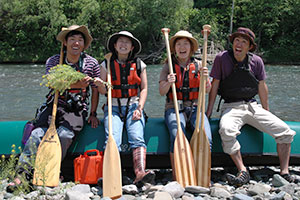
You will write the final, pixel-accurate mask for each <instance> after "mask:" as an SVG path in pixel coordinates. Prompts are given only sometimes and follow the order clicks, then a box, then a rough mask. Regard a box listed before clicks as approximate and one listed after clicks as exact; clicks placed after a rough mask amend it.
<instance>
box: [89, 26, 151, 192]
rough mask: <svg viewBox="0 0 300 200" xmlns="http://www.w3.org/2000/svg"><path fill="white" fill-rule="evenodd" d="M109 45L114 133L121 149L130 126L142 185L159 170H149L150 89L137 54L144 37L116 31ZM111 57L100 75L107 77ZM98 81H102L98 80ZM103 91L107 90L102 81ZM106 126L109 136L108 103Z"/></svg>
mask: <svg viewBox="0 0 300 200" xmlns="http://www.w3.org/2000/svg"><path fill="white" fill-rule="evenodd" d="M107 49H108V50H109V51H110V52H112V57H111V59H110V71H111V79H112V80H111V83H112V86H113V89H112V125H113V127H114V128H113V136H114V139H115V141H116V144H117V146H118V148H119V150H121V143H122V133H123V129H126V131H127V135H128V143H129V145H130V149H132V154H133V168H134V172H135V175H136V178H135V180H134V183H135V184H136V185H137V186H138V187H140V186H142V185H143V184H144V183H152V182H153V181H154V178H155V173H154V172H153V171H151V170H148V171H146V170H145V169H146V144H145V139H144V128H145V120H146V119H145V112H144V106H145V102H146V98H147V93H148V85H147V74H146V64H145V63H144V62H143V61H142V60H141V59H140V58H136V55H137V54H138V53H139V52H140V51H141V49H142V46H141V43H140V41H139V40H138V39H137V38H135V37H134V36H133V35H132V34H131V33H130V32H128V31H120V32H117V33H114V34H112V35H111V36H110V37H109V39H108V41H107ZM106 66H107V60H105V61H104V62H102V63H101V73H100V78H101V79H102V80H104V81H106V80H107V68H106ZM95 83H96V84H97V85H98V80H97V79H96V81H95ZM98 86H99V87H98V89H99V92H100V93H101V94H106V93H107V90H106V88H105V87H104V86H103V85H102V84H99V85H98ZM104 127H105V133H106V139H107V138H108V133H109V130H108V107H107V104H106V105H105V107H104Z"/></svg>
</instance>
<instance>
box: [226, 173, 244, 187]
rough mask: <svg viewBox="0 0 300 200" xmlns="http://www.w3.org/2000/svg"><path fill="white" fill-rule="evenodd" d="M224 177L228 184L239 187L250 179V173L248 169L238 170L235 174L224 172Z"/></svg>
mask: <svg viewBox="0 0 300 200" xmlns="http://www.w3.org/2000/svg"><path fill="white" fill-rule="evenodd" d="M226 179H227V181H228V183H229V185H233V186H237V187H240V186H242V185H244V184H246V183H249V181H250V174H249V172H248V171H239V172H238V173H237V175H236V176H234V175H232V174H226Z"/></svg>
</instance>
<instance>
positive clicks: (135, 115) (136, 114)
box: [132, 107, 143, 120]
mask: <svg viewBox="0 0 300 200" xmlns="http://www.w3.org/2000/svg"><path fill="white" fill-rule="evenodd" d="M142 114H143V111H142V109H141V108H139V107H137V109H136V110H135V111H133V115H132V120H139V119H141V118H142Z"/></svg>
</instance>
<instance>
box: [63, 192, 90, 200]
mask: <svg viewBox="0 0 300 200" xmlns="http://www.w3.org/2000/svg"><path fill="white" fill-rule="evenodd" d="M66 200H90V198H89V197H88V196H87V195H86V194H84V193H81V192H79V191H76V190H69V191H68V192H67V194H66Z"/></svg>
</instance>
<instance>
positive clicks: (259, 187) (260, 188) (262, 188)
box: [248, 183, 271, 196]
mask: <svg viewBox="0 0 300 200" xmlns="http://www.w3.org/2000/svg"><path fill="white" fill-rule="evenodd" d="M270 190H271V186H269V185H267V184H262V183H257V184H255V185H251V186H250V187H249V189H248V193H249V194H250V195H252V196H254V195H257V194H258V195H260V194H264V193H267V192H269V191H270Z"/></svg>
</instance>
